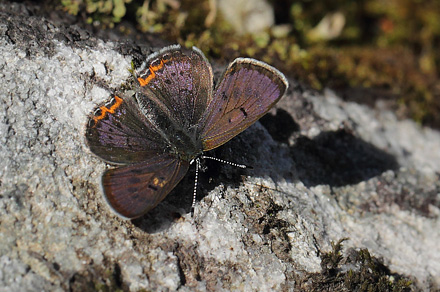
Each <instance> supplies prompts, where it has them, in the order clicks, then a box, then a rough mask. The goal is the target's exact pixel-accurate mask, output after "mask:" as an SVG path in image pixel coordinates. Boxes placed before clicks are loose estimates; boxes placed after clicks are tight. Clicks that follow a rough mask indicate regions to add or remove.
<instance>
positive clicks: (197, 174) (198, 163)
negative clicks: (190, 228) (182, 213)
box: [191, 158, 200, 217]
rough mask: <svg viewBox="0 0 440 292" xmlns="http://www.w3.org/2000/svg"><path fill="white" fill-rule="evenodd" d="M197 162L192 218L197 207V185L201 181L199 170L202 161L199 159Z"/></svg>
mask: <svg viewBox="0 0 440 292" xmlns="http://www.w3.org/2000/svg"><path fill="white" fill-rule="evenodd" d="M195 162H196V177H195V178H194V190H193V201H192V204H191V217H194V207H195V205H196V197H197V184H198V181H199V169H200V159H199V158H197V159H196V160H195Z"/></svg>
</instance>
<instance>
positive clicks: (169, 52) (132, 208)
mask: <svg viewBox="0 0 440 292" xmlns="http://www.w3.org/2000/svg"><path fill="white" fill-rule="evenodd" d="M145 64H146V66H145V67H144V68H141V69H140V70H139V71H138V72H137V73H136V77H137V81H138V84H137V88H135V91H136V94H135V95H133V96H130V97H126V98H121V97H118V96H114V97H113V98H112V99H111V100H110V101H109V102H107V103H105V104H103V105H101V106H98V108H97V109H96V110H95V112H94V113H93V114H92V115H91V116H90V117H89V123H88V125H87V129H86V141H87V144H88V146H89V148H90V150H91V151H92V152H93V153H95V154H96V155H97V156H99V157H101V158H102V159H104V160H106V161H107V162H110V163H112V164H119V165H122V166H120V167H117V168H113V169H109V170H107V171H106V172H105V173H104V175H103V179H102V183H103V189H104V196H105V198H106V199H107V201H108V203H109V204H110V206H111V207H112V209H113V210H114V211H115V212H116V213H117V214H118V215H120V216H122V217H124V218H136V217H139V216H141V215H143V214H145V213H146V212H148V211H149V210H151V209H152V208H154V207H155V206H156V205H157V204H158V203H159V202H160V201H162V200H163V198H164V197H165V196H166V195H167V194H168V193H169V192H170V191H171V190H172V189H173V188H174V187H175V186H176V185H177V183H178V182H179V181H180V180H181V179H182V178H183V176H184V175H185V174H186V172H187V171H188V168H189V165H190V162H191V161H193V160H194V159H196V158H197V157H199V156H200V155H201V154H202V153H203V152H204V151H208V150H211V149H214V148H216V147H218V146H220V145H222V144H224V143H226V142H227V141H229V140H230V139H232V138H233V137H235V136H236V135H238V134H239V133H240V132H242V131H243V130H245V129H246V128H247V127H249V126H250V125H252V124H253V123H254V122H255V121H256V120H258V119H259V118H260V117H261V116H262V115H264V114H265V113H266V112H267V111H268V110H269V109H270V108H271V107H272V106H273V105H274V104H275V103H276V102H277V101H278V100H279V99H280V98H281V97H282V96H283V94H284V93H285V91H286V89H287V86H288V83H287V80H286V79H285V77H284V75H282V73H280V72H279V71H278V70H276V69H275V68H273V67H271V66H269V65H267V64H265V63H262V62H259V61H256V60H253V59H246V58H238V59H236V60H235V61H234V62H233V63H231V64H230V65H229V67H228V68H227V70H226V71H225V73H224V74H223V77H222V78H221V79H220V82H219V83H218V85H217V87H216V88H215V89H214V86H213V74H212V69H211V66H210V64H209V62H208V61H207V60H206V58H205V56H204V55H203V53H202V52H201V51H200V50H198V49H197V48H193V49H192V50H191V51H190V52H189V53H185V52H183V50H182V49H181V48H180V46H170V47H166V48H164V49H162V50H161V51H159V52H157V53H154V54H152V55H150V56H149V57H148V58H147V61H146V63H145Z"/></svg>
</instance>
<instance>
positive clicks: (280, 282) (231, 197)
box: [0, 5, 440, 291]
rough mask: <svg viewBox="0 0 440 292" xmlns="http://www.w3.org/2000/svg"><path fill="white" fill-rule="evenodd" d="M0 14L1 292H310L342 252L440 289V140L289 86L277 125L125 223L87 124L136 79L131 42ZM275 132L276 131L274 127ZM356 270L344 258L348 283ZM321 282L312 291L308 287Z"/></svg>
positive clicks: (251, 132)
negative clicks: (112, 205) (329, 260)
mask: <svg viewBox="0 0 440 292" xmlns="http://www.w3.org/2000/svg"><path fill="white" fill-rule="evenodd" d="M1 8H2V9H1V10H0V11H2V12H0V51H1V52H0V80H1V85H2V90H1V92H0V101H1V102H0V140H1V142H0V222H1V224H0V291H43V290H44V291H64V290H69V289H70V290H72V291H79V290H81V291H84V290H87V291H88V290H99V289H103V287H107V288H106V289H109V290H110V291H113V290H116V289H123V290H130V291H139V290H142V289H145V290H151V291H174V290H179V291H213V290H215V291H217V290H220V291H221V290H224V291H231V290H243V291H293V290H295V289H297V290H307V287H309V286H308V285H310V283H308V282H307V281H306V280H304V279H308V278H307V277H310V275H316V274H319V273H322V271H323V270H324V268H325V267H324V266H323V262H324V261H323V257H322V255H323V253H326V252H329V251H331V250H332V245H331V242H337V241H338V240H340V239H342V238H348V239H347V240H346V241H345V242H344V247H343V249H342V255H343V256H344V257H345V256H347V258H349V256H350V254H351V252H352V251H355V250H360V249H368V251H369V253H370V254H371V255H372V256H374V257H375V258H378V259H381V261H382V262H383V264H384V266H386V267H387V268H388V269H389V270H390V274H391V275H392V276H390V277H389V280H390V281H391V282H392V281H393V277H408V278H410V279H412V281H413V284H412V285H411V287H412V289H414V290H424V291H428V290H430V289H432V290H435V289H438V287H439V284H440V245H439V242H440V222H439V214H440V209H439V207H440V183H439V175H440V151H439V149H440V133H439V132H438V131H435V130H431V129H427V128H422V127H420V126H419V125H417V124H415V123H414V122H412V121H408V120H404V121H399V120H398V119H397V118H396V117H395V115H394V114H393V113H391V112H389V111H387V110H386V109H383V108H381V106H380V104H378V106H377V108H376V109H371V108H368V107H367V106H363V105H359V104H355V103H350V102H344V101H343V100H341V99H340V98H339V97H338V96H336V95H335V94H334V93H333V92H331V91H330V90H327V91H325V92H324V93H323V94H318V93H314V92H311V91H307V90H302V89H301V87H300V86H299V85H298V84H296V83H295V82H294V81H293V80H291V89H290V91H289V92H288V94H287V96H286V97H285V98H284V99H283V100H282V101H281V102H280V103H279V104H278V105H277V108H276V109H274V110H273V111H272V112H271V113H270V114H268V115H267V116H266V117H265V118H263V119H262V122H261V123H256V124H255V125H254V126H252V127H250V128H249V129H248V130H246V131H245V132H244V133H242V134H241V135H239V136H238V137H236V138H234V139H233V140H232V141H230V142H229V143H228V144H227V145H225V146H224V147H222V148H221V149H219V150H216V151H215V152H214V155H216V156H217V157H220V158H223V159H227V160H232V161H235V162H238V163H247V164H251V165H253V166H254V169H253V170H247V171H241V170H237V169H234V168H233V167H230V166H227V165H218V164H215V163H213V164H212V163H209V164H208V170H207V172H206V173H202V174H201V182H200V188H199V197H198V199H199V201H198V203H197V205H196V209H195V214H194V217H191V215H190V213H189V210H190V205H191V199H192V198H191V196H192V183H193V172H191V171H190V173H189V174H188V175H187V177H186V178H185V179H184V180H183V181H182V183H181V184H180V185H179V186H178V187H177V188H176V189H175V191H173V193H171V194H170V195H169V196H168V198H167V199H166V200H165V201H164V202H163V203H161V204H160V205H159V206H158V207H157V208H156V209H154V210H153V211H152V212H150V213H149V214H147V215H146V216H144V217H143V218H140V219H136V220H133V221H124V220H121V219H120V218H119V217H117V216H116V215H114V214H113V213H112V212H111V211H110V209H109V208H108V207H107V205H106V203H105V201H104V199H103V198H102V190H101V187H100V179H101V175H102V173H103V171H104V170H105V169H106V167H109V166H107V165H106V164H105V163H103V162H102V161H101V160H100V159H99V158H97V157H95V156H94V155H92V154H91V153H90V151H88V149H87V146H86V145H85V143H84V129H85V125H86V123H87V118H88V115H89V114H90V113H91V112H92V110H93V109H94V107H95V106H96V104H98V103H100V102H102V101H104V100H106V99H107V98H108V97H109V95H110V93H111V91H113V90H120V88H121V86H122V85H123V84H126V83H127V82H129V80H130V78H131V76H130V73H129V71H128V69H130V68H131V61H132V59H131V56H130V55H122V54H121V53H120V52H121V49H120V45H119V44H118V43H113V42H104V41H101V40H99V39H95V38H93V37H92V36H90V35H89V34H88V33H87V32H85V31H82V30H81V29H78V28H65V27H61V26H59V27H57V26H55V25H53V24H52V23H50V22H49V21H47V20H44V19H42V18H39V17H36V16H30V15H26V13H25V12H23V11H22V10H20V9H18V10H16V13H9V12H8V13H5V12H4V11H5V9H7V8H8V7H6V6H5V5H3V6H2V7H1ZM263 125H264V126H263ZM350 269H351V270H354V271H356V270H359V269H360V266H359V264H350V263H349V262H348V261H347V262H345V263H341V265H340V267H339V271H340V272H344V271H348V270H350ZM309 282H310V281H309Z"/></svg>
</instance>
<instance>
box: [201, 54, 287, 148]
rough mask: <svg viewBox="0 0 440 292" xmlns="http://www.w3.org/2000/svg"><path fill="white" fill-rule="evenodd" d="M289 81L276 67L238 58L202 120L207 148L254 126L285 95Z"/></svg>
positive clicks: (226, 74)
mask: <svg viewBox="0 0 440 292" xmlns="http://www.w3.org/2000/svg"><path fill="white" fill-rule="evenodd" d="M287 87H288V83H287V80H286V78H285V77H284V75H283V74H282V73H280V72H279V71H278V70H276V69H275V68H273V67H271V66H269V65H267V64H265V63H263V62H259V61H256V60H254V59H246V58H238V59H236V60H235V61H234V62H233V63H232V64H231V65H230V66H229V67H228V69H227V70H226V71H225V73H224V75H223V77H222V79H221V80H220V83H219V85H218V86H217V88H216V90H215V93H214V96H213V100H212V102H211V103H210V104H209V106H208V109H207V110H206V112H205V115H204V117H203V119H202V123H203V128H202V131H201V139H202V141H203V150H204V151H208V150H211V149H214V148H216V147H218V146H220V145H222V144H224V143H226V142H227V141H229V140H230V139H232V138H233V137H235V136H236V135H238V134H239V133H241V132H242V131H244V130H245V129H246V128H248V127H249V126H250V125H252V124H253V123H254V122H255V121H257V120H258V119H259V118H260V117H262V116H263V115H264V114H265V113H266V112H267V111H268V110H269V109H270V108H272V106H273V105H274V104H275V103H277V102H278V100H279V99H280V98H281V97H282V96H283V95H284V93H285V91H286V89H287Z"/></svg>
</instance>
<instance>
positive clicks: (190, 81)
mask: <svg viewBox="0 0 440 292" xmlns="http://www.w3.org/2000/svg"><path fill="white" fill-rule="evenodd" d="M137 76H138V78H137V80H138V82H139V85H140V92H141V94H140V95H138V97H137V98H138V101H139V104H140V105H141V108H143V109H146V110H147V111H148V109H149V108H151V106H152V105H154V107H157V108H160V109H161V111H162V112H163V114H164V115H165V118H168V119H171V123H174V124H175V125H178V126H179V127H182V128H183V129H185V130H188V129H189V128H191V127H193V126H194V125H196V124H197V123H198V121H199V120H200V118H201V116H202V115H203V113H204V112H205V110H206V107H207V105H208V104H209V103H210V101H211V100H212V87H213V74H212V69H211V65H210V64H209V62H208V61H207V60H206V58H205V56H204V55H203V53H202V52H201V51H200V50H199V49H197V48H193V49H192V50H191V51H190V52H188V53H184V52H183V51H182V49H181V47H180V46H177V45H176V46H170V47H166V48H164V49H162V50H161V51H159V52H158V53H155V54H152V55H151V56H149V57H148V59H147V61H146V68H145V69H143V70H141V71H140V72H139V73H138V74H137ZM159 119H164V118H161V117H159ZM175 125H174V126H175Z"/></svg>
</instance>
